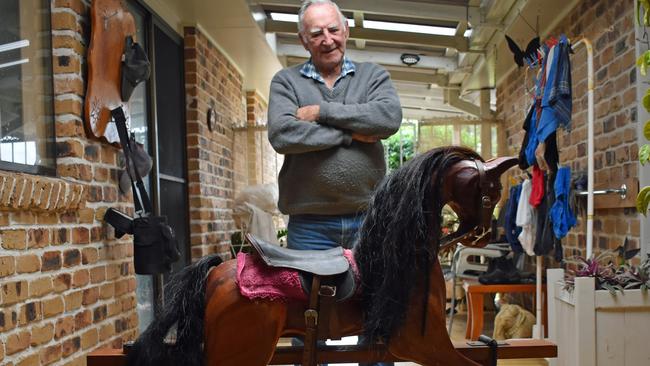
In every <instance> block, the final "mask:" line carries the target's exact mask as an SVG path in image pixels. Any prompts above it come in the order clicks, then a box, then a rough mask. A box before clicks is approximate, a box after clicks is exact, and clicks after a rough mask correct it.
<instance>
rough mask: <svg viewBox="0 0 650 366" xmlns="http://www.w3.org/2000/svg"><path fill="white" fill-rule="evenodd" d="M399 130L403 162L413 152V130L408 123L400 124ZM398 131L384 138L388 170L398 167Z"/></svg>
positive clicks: (411, 156)
mask: <svg viewBox="0 0 650 366" xmlns="http://www.w3.org/2000/svg"><path fill="white" fill-rule="evenodd" d="M400 131H401V142H402V164H403V163H405V162H407V161H409V160H410V159H411V158H413V155H414V154H415V132H414V129H413V127H412V126H410V125H405V126H402V127H401V128H400ZM400 131H398V132H397V133H396V134H394V135H393V136H391V137H389V138H387V139H386V140H384V149H386V163H387V164H388V170H395V169H397V168H399V167H400Z"/></svg>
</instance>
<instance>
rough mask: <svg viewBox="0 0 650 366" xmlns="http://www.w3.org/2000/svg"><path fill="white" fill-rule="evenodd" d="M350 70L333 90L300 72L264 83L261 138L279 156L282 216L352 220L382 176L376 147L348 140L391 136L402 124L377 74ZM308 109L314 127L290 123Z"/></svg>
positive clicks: (364, 67)
mask: <svg viewBox="0 0 650 366" xmlns="http://www.w3.org/2000/svg"><path fill="white" fill-rule="evenodd" d="M354 65H355V69H356V70H355V72H354V73H352V74H349V75H347V76H346V77H344V78H342V79H341V80H339V81H338V83H337V84H336V86H335V87H334V88H333V89H329V88H328V87H327V86H326V85H325V84H322V83H320V82H317V81H315V80H313V79H311V78H308V77H305V76H303V75H302V74H301V73H300V67H301V65H298V66H294V67H290V68H286V69H284V70H281V71H279V72H278V73H277V74H276V75H275V76H274V77H273V80H272V81H271V92H270V97H269V112H268V113H269V114H268V133H269V141H270V142H271V145H272V146H273V148H274V149H275V150H276V151H277V152H278V153H280V154H284V155H285V157H284V164H283V165H282V169H281V170H280V175H279V177H278V181H279V186H280V199H279V202H278V206H279V208H280V211H282V212H283V213H284V214H288V215H295V214H321V215H344V214H352V213H357V212H359V211H360V210H363V209H364V208H365V206H366V204H367V201H368V199H369V197H370V195H371V193H372V191H373V189H374V188H375V186H376V184H377V183H378V182H379V181H380V180H381V179H382V178H383V177H384V175H385V174H386V164H385V162H384V149H383V146H382V144H381V142H379V141H378V142H376V143H363V142H359V141H356V140H355V141H353V140H352V137H351V133H352V132H357V133H360V134H364V135H379V136H383V137H388V136H390V135H392V134H394V133H395V132H396V131H397V129H398V128H399V126H400V123H401V121H402V109H401V106H400V103H399V98H398V97H397V93H396V92H395V89H394V88H393V85H392V83H391V80H390V76H389V75H388V72H387V71H386V70H385V69H383V68H382V67H380V66H378V65H375V64H372V63H355V64H354ZM313 104H317V105H320V116H319V120H318V121H317V123H314V122H308V121H300V120H298V119H297V118H296V110H297V109H298V108H299V107H303V106H307V105H313Z"/></svg>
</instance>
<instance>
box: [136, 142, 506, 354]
mask: <svg viewBox="0 0 650 366" xmlns="http://www.w3.org/2000/svg"><path fill="white" fill-rule="evenodd" d="M516 163H517V159H516V158H497V159H494V160H491V161H487V162H484V161H483V160H482V159H481V157H480V156H479V155H477V154H476V153H475V152H473V151H471V150H469V149H466V148H462V147H444V148H437V149H434V150H431V151H429V152H427V153H424V154H422V155H419V156H417V157H416V158H414V159H413V160H411V161H410V162H409V163H407V164H406V165H405V166H403V167H402V168H400V169H399V170H397V171H395V172H393V173H392V174H391V175H389V176H388V177H387V178H386V179H384V181H383V182H382V183H381V184H380V186H379V187H378V189H377V190H376V192H375V194H374V196H373V198H372V199H371V202H370V203H369V205H368V209H367V213H366V218H365V220H364V223H363V226H362V229H361V233H360V240H359V243H358V245H357V246H356V247H355V249H354V259H355V260H356V266H357V267H358V270H359V274H360V280H361V286H360V290H359V292H357V294H356V295H355V296H353V297H352V298H351V299H350V300H348V301H346V302H341V303H337V304H335V305H333V307H334V309H330V313H329V314H330V315H329V317H328V318H329V321H327V322H325V323H326V324H323V321H322V320H323V319H322V318H321V322H320V324H319V325H318V329H317V333H318V335H319V338H327V337H328V336H329V335H330V334H328V332H335V333H336V334H335V335H336V336H341V335H343V336H346V335H354V334H361V333H365V334H366V335H367V337H368V338H369V339H370V340H372V341H381V342H383V343H384V345H385V347H386V349H387V350H388V352H389V353H390V354H392V355H393V356H395V357H397V358H400V359H403V360H411V361H413V362H417V363H419V364H422V365H478V363H476V362H474V361H472V360H470V359H468V358H466V357H464V356H463V355H462V354H460V353H459V352H457V350H456V349H455V348H454V346H453V344H452V342H451V341H450V339H449V336H448V334H447V331H446V327H445V303H446V299H445V284H444V279H443V274H442V270H441V267H440V263H439V261H438V257H437V254H438V250H439V248H440V247H441V246H444V245H446V244H449V243H458V242H461V243H463V244H464V245H472V246H482V245H485V244H486V243H487V241H488V239H489V237H488V235H487V234H488V232H489V228H490V223H491V219H492V211H493V209H494V206H495V205H496V203H497V202H498V201H499V199H500V192H501V184H500V176H501V174H502V173H503V172H504V171H506V170H507V169H509V168H510V167H512V166H514V165H515V164H516ZM445 204H448V205H449V206H450V207H451V208H452V209H453V210H454V211H455V212H456V214H457V215H458V218H459V219H460V226H459V228H458V230H457V231H456V233H454V234H451V235H450V236H449V237H446V238H440V225H441V217H440V214H441V209H442V207H443V206H444V205H445ZM280 256H282V254H280ZM306 257H309V256H307V255H306ZM314 258H315V259H314ZM314 258H312V259H314V260H315V261H316V262H318V261H319V260H320V261H321V262H322V258H320V259H319V258H318V257H317V256H315V257H314ZM280 260H282V258H280ZM310 263H311V264H310ZM313 263H314V262H308V263H307V264H306V266H307V267H309V266H310V265H312V264H313ZM301 265H303V264H300V263H298V264H297V266H298V267H294V268H303V267H300V266H301ZM313 266H314V267H313V268H316V271H315V272H318V270H319V267H318V264H314V265H313ZM309 268H311V267H309ZM325 272H327V271H325ZM236 277H237V261H236V260H230V261H226V262H222V260H221V259H220V258H219V257H218V256H216V255H214V256H209V257H206V258H203V259H201V260H200V261H198V262H196V263H194V264H192V265H191V266H189V267H187V268H186V269H184V270H183V271H182V272H180V273H179V275H177V276H176V278H175V279H174V280H173V281H172V282H170V283H169V285H168V287H167V288H166V293H167V294H170V295H171V299H170V300H169V301H168V302H167V304H166V305H165V308H164V309H163V310H162V312H161V313H160V314H159V316H158V317H157V318H156V320H155V321H154V323H153V324H151V326H150V327H149V328H148V329H147V330H146V331H145V332H144V333H143V334H142V335H141V336H140V338H139V339H138V340H137V341H136V343H135V344H134V346H133V348H132V349H131V351H130V352H129V356H128V365H132V366H136V365H138V366H140V365H155V366H162V365H185V366H200V365H209V366H220V365H223V366H261V365H267V364H268V363H269V362H270V360H271V359H272V357H273V355H274V352H275V349H276V343H277V341H278V339H279V338H280V337H281V336H305V334H306V333H307V335H308V337H307V340H308V341H309V332H310V331H309V328H310V326H306V321H305V319H306V318H307V319H309V314H306V310H307V313H309V310H318V309H312V308H313V307H318V304H314V303H313V301H312V300H313V299H314V298H313V297H312V298H311V300H310V301H301V302H296V301H294V302H291V301H289V302H286V301H271V300H250V299H248V298H246V297H244V296H242V294H241V293H240V289H239V287H238V284H237V282H236ZM314 278H320V277H319V276H314ZM323 281H326V279H323ZM311 286H312V287H313V289H312V293H314V291H316V292H324V293H321V295H322V296H321V297H323V296H324V297H327V296H328V294H327V292H328V291H329V290H332V287H333V285H332V284H331V283H330V284H329V285H327V286H329V287H327V286H319V284H317V283H316V281H315V282H314V283H312V285H311ZM334 291H335V289H334ZM312 315H314V314H313V313H312ZM316 315H317V314H316ZM332 318H336V322H335V323H336V324H338V327H337V329H333V328H332V327H331V325H332V324H334V322H333V321H332ZM312 320H314V319H313V318H312ZM307 323H309V321H308V322H307ZM312 325H313V324H312ZM328 325H329V326H330V327H328ZM174 327H175V341H171V342H170V341H166V339H167V340H169V338H170V337H169V334H170V329H172V328H174ZM312 330H313V329H312ZM172 333H173V332H172ZM312 333H313V332H312ZM312 335H313V334H312ZM306 343H308V342H306ZM307 347H308V345H306V347H305V348H307ZM314 362H315V361H314V356H313V354H312V355H309V356H308V359H307V360H306V361H303V363H307V364H313V363H314Z"/></svg>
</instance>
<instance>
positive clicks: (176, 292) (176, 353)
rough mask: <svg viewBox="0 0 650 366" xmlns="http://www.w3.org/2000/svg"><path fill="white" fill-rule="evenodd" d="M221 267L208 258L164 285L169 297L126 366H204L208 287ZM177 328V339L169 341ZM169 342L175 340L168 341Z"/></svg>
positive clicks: (215, 261) (186, 268)
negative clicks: (213, 271)
mask: <svg viewBox="0 0 650 366" xmlns="http://www.w3.org/2000/svg"><path fill="white" fill-rule="evenodd" d="M221 263H222V259H221V258H220V257H219V256H217V255H211V256H206V257H204V258H202V259H200V260H199V261H198V262H196V263H194V264H192V265H190V266H187V267H185V268H184V269H183V270H181V271H180V272H178V273H177V274H176V275H175V276H174V277H173V278H172V280H171V281H170V282H169V283H168V284H167V285H165V290H164V292H165V293H166V294H167V295H168V297H167V301H165V304H164V305H163V307H162V309H161V310H160V311H158V312H157V316H156V318H155V319H154V321H153V322H152V323H151V324H150V325H149V327H148V328H147V330H145V331H144V332H143V333H142V334H141V335H140V337H138V339H137V340H136V342H135V343H134V345H133V347H132V348H131V350H130V351H129V355H128V359H127V366H165V365H185V366H202V365H203V364H204V363H205V362H204V356H203V348H202V345H203V320H204V315H205V302H206V299H205V284H206V279H207V275H208V273H209V272H210V269H211V268H212V267H214V266H217V265H219V264H221ZM174 327H175V330H176V335H175V337H173V331H172V332H171V334H172V336H171V337H168V334H170V330H173V329H174ZM168 338H175V340H174V339H169V340H168Z"/></svg>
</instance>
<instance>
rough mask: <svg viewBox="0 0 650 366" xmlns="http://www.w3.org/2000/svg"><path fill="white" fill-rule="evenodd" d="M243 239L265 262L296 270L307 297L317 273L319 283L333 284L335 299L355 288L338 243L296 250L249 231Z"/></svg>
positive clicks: (349, 269)
mask: <svg viewBox="0 0 650 366" xmlns="http://www.w3.org/2000/svg"><path fill="white" fill-rule="evenodd" d="M246 239H247V240H248V242H249V243H250V244H251V245H252V247H253V248H254V249H255V252H256V253H257V254H258V255H259V256H260V258H262V260H263V261H264V263H265V264H266V265H267V266H269V267H283V268H291V269H295V270H298V275H299V277H300V283H301V285H302V289H303V291H305V293H306V294H307V297H309V296H310V294H311V287H312V280H313V278H314V275H317V276H320V277H321V283H322V284H323V285H328V286H330V287H334V291H335V294H334V297H335V299H336V301H337V302H342V301H345V300H347V299H349V298H351V297H352V296H353V295H354V293H355V291H356V289H357V283H356V278H355V275H354V271H353V270H352V267H350V262H348V260H347V258H345V256H344V255H343V248H341V247H336V248H332V249H327V250H296V249H288V248H283V247H281V246H278V245H277V244H272V243H269V242H267V241H265V240H263V239H260V238H258V237H256V236H255V235H252V234H246Z"/></svg>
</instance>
